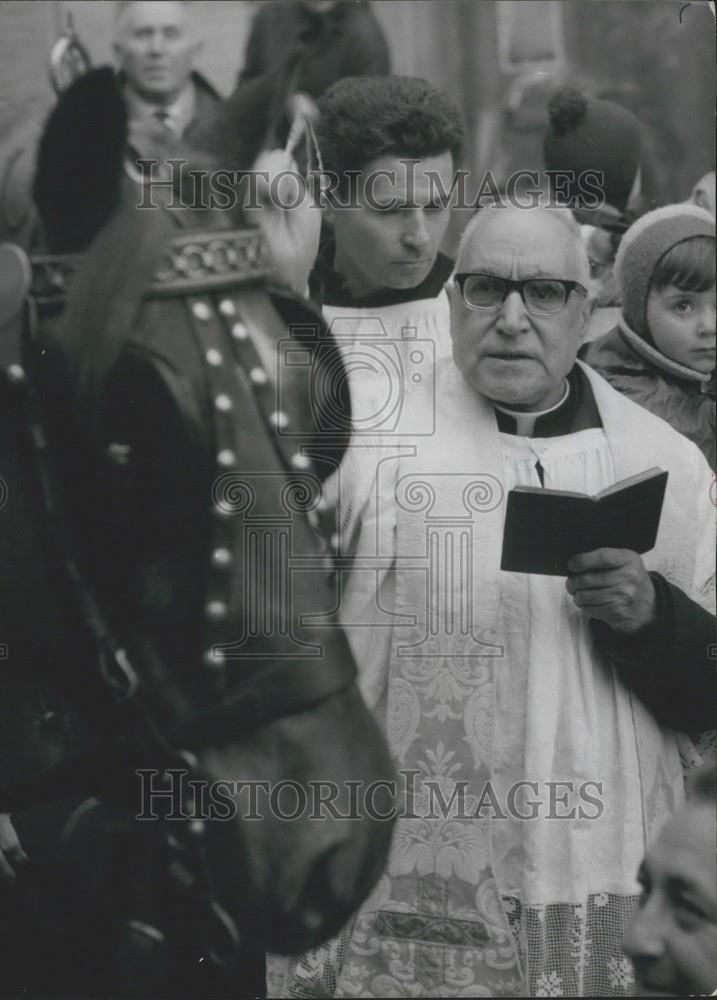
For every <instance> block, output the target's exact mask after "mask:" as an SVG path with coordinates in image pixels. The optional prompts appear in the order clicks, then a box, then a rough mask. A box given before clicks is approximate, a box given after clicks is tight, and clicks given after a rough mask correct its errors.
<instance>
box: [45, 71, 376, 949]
mask: <svg viewBox="0 0 717 1000" xmlns="http://www.w3.org/2000/svg"><path fill="white" fill-rule="evenodd" d="M79 83H80V85H81V86H82V87H84V90H83V91H82V92H81V93H82V94H83V96H84V98H85V99H86V98H87V95H88V89H87V86H88V85H87V81H86V80H84V81H79ZM72 92H73V88H70V91H69V92H68V95H66V96H68V97H69V98H71V97H72ZM65 113H66V107H65V105H64V103H63V100H62V99H61V101H60V103H59V104H58V109H57V115H60V116H61V115H64V114H65ZM57 115H56V116H55V119H54V121H55V125H56V124H57ZM117 117H118V118H121V114H119V113H118V116H117ZM57 134H58V133H57V130H56V133H55V139H56V137H57ZM60 134H61V132H60ZM55 139H53V117H52V116H51V119H50V123H49V125H48V130H47V131H46V134H45V140H44V145H43V146H41V154H40V160H39V169H38V176H37V179H36V186H35V189H36V194H38V195H39V197H38V205H39V207H40V212H41V215H42V214H43V205H44V206H49V212H48V211H46V212H45V213H44V216H45V217H44V220H43V221H44V222H45V227H46V231H49V232H51V233H53V234H54V235H53V241H54V245H53V247H52V249H53V251H54V252H53V253H52V254H48V255H43V256H39V257H37V258H36V259H35V261H34V271H35V280H34V291H33V297H32V298H33V309H32V310H31V312H30V315H31V316H32V317H34V322H32V323H30V328H29V334H28V338H27V344H26V366H27V369H28V373H29V374H30V380H29V381H30V383H31V386H32V392H31V394H30V395H31V397H32V399H33V400H34V401H35V408H34V410H33V412H34V413H35V414H36V417H35V418H34V419H37V420H38V422H39V423H41V424H42V425H43V427H44V434H45V437H46V439H47V441H48V442H49V447H48V448H47V449H46V457H45V459H43V461H45V463H46V476H45V478H46V479H47V480H50V481H51V482H52V484H53V487H52V490H53V494H54V495H53V500H52V503H51V506H52V508H53V511H54V515H53V516H55V517H56V518H57V523H58V530H57V535H58V537H59V536H61V537H62V540H63V548H62V553H61V558H62V560H64V563H65V568H66V569H67V566H68V565H69V566H70V569H71V572H70V573H69V577H71V578H72V581H71V586H72V587H74V588H75V590H76V591H77V596H78V601H77V602H76V607H78V608H79V609H80V611H79V613H78V629H82V628H84V629H85V631H87V630H88V627H89V632H90V633H91V640H92V641H91V642H90V647H91V653H90V655H89V656H86V657H78V658H77V660H76V662H75V664H74V667H73V669H72V670H71V671H70V673H71V675H72V676H70V677H69V678H68V688H69V689H70V690H72V691H73V693H74V695H75V696H76V700H77V702H78V704H79V705H80V707H81V710H82V711H83V713H84V715H85V718H86V719H87V720H88V722H89V725H90V727H91V728H93V730H94V736H95V740H96V744H95V746H96V747H97V751H96V762H97V764H96V766H95V767H94V769H92V768H90V772H91V774H92V788H93V791H94V793H95V794H96V795H97V797H98V798H99V799H100V800H101V801H103V802H104V803H106V804H108V806H109V807H110V809H111V811H114V812H117V811H119V812H120V813H121V814H122V815H123V816H124V819H125V821H127V822H129V823H131V825H132V826H133V829H134V830H135V831H141V832H140V834H139V835H140V837H144V838H145V839H146V840H148V841H151V842H153V843H154V844H155V845H157V844H159V845H160V846H159V848H156V849H157V850H158V851H159V854H158V855H157V856H158V857H161V858H162V859H163V863H164V862H166V871H164V872H160V871H159V870H158V872H157V877H158V880H160V879H164V878H165V876H166V875H167V872H169V879H170V881H171V883H172V886H173V889H172V892H174V891H175V890H177V891H179V893H180V897H181V898H184V899H185V900H186V899H192V900H199V901H200V903H201V906H200V909H201V908H202V907H203V908H204V912H205V914H206V915H207V917H208V919H209V920H210V921H213V922H214V925H215V926H216V927H217V928H218V929H219V931H220V932H221V931H223V932H224V939H225V941H226V942H227V943H228V945H231V944H232V941H233V935H232V932H231V927H232V926H236V927H237V928H238V931H239V933H240V934H241V935H244V936H247V937H249V938H252V939H253V940H254V941H255V942H258V943H259V945H260V946H261V947H263V948H266V949H267V950H273V951H280V952H284V953H290V952H296V951H300V950H304V949H306V948H308V947H310V946H312V945H315V944H317V943H319V942H321V941H323V940H325V939H327V938H328V937H329V936H330V935H332V934H334V933H335V932H337V931H338V929H339V928H340V927H341V926H342V924H343V923H345V921H346V920H347V919H348V918H349V916H350V915H351V913H352V912H353V911H354V910H355V909H356V908H357V907H358V905H359V904H360V903H361V902H362V901H363V899H364V898H365V897H366V896H367V894H368V893H369V891H370V890H371V888H372V886H373V885H374V883H375V882H376V880H377V879H378V877H379V874H380V872H381V869H382V867H383V865H384V863H385V859H386V856H387V852H388V846H389V842H390V836H391V819H392V815H391V814H392V809H391V806H392V786H393V768H392V764H391V762H390V758H389V755H388V751H387V749H386V746H385V743H384V740H383V737H382V736H381V734H380V732H379V730H378V728H377V726H376V724H375V722H374V720H373V719H372V717H371V715H370V714H369V712H368V711H367V709H366V708H365V706H364V704H363V702H362V700H361V698H360V696H359V694H358V690H357V687H356V684H355V666H354V663H353V660H352V657H351V653H350V649H349V647H348V643H347V641H346V639H345V637H344V636H343V634H342V632H341V630H340V629H339V627H338V625H337V607H338V603H339V600H340V589H341V577H340V574H334V575H333V577H332V560H331V556H330V553H329V552H328V551H327V548H326V545H325V544H324V543H323V541H322V531H321V530H320V529H321V525H320V520H321V513H320V509H321V481H322V478H323V476H324V475H325V474H327V473H328V471H330V467H331V466H332V463H333V467H335V465H336V464H337V461H338V458H339V457H340V449H341V442H339V441H337V442H335V443H334V452H333V457H332V452H331V446H330V444H329V447H328V449H327V447H326V446H325V442H323V441H322V439H321V434H320V430H321V426H322V420H321V414H320V410H321V407H322V405H324V404H326V405H336V399H335V398H333V396H332V398H331V399H329V400H327V399H326V398H321V399H319V397H318V396H317V395H316V393H315V391H314V389H313V388H312V387H315V386H317V385H319V386H321V385H324V384H326V382H327V381H328V382H329V383H331V384H334V385H335V384H336V383H337V381H338V383H339V384H340V385H344V386H345V380H342V379H341V378H340V376H337V374H336V371H335V369H336V366H337V365H340V358H339V355H338V353H337V351H336V349H335V347H334V346H333V345H332V342H331V340H330V338H329V335H328V332H327V331H326V329H325V327H324V324H323V320H322V318H321V316H320V314H319V313H318V312H316V311H314V309H313V308H312V307H311V306H310V305H309V304H308V303H307V302H306V301H304V300H302V299H300V298H299V297H298V296H296V295H295V294H293V293H292V292H291V291H290V290H287V289H286V288H282V287H280V286H279V285H277V283H276V280H275V279H276V273H275V269H274V267H273V265H272V261H271V258H270V255H269V252H268V250H267V245H266V242H265V240H264V239H263V237H262V233H261V231H260V230H259V229H256V228H248V227H244V228H241V229H237V228H226V223H224V224H222V223H219V224H216V223H213V224H210V225H207V218H206V216H205V215H203V214H202V213H197V214H195V215H192V213H191V212H189V213H183V212H175V213H172V212H168V211H166V210H158V211H155V212H149V213H147V212H145V213H142V212H139V211H137V210H136V208H135V205H134V204H130V203H128V202H127V199H126V197H125V198H124V200H123V197H121V196H119V197H118V196H116V195H115V193H114V192H113V191H112V190H111V189H110V187H108V186H107V185H105V184H104V183H103V184H102V185H98V188H99V191H100V195H101V197H100V199H99V201H100V204H99V209H98V212H99V214H98V215H97V216H96V217H95V220H96V221H95V223H94V224H92V227H91V228H92V229H93V230H96V231H93V232H92V234H91V236H92V238H91V242H90V244H89V247H87V246H83V247H78V246H77V245H73V246H72V247H71V249H72V250H74V251H80V253H79V254H76V255H73V256H68V255H67V254H65V253H62V252H59V253H58V251H62V250H63V249H64V248H63V246H62V234H63V233H68V232H72V231H73V227H72V225H71V220H72V212H71V209H70V206H69V205H68V204H65V205H63V206H62V208H61V210H60V209H59V208H58V206H57V204H56V199H53V196H52V190H53V181H52V178H53V170H54V171H55V173H54V176H55V177H57V176H58V173H57V172H58V171H59V175H60V176H64V175H65V174H67V172H68V171H69V170H71V165H69V164H68V161H67V147H66V144H62V143H61V142H60V143H58V142H57V141H55ZM58 145H59V146H60V147H62V149H61V160H62V162H61V164H60V166H59V167H57V166H53V164H52V162H51V161H52V157H51V155H50V154H51V152H52V151H53V149H54V150H55V151H57V148H58ZM83 155H84V154H83ZM78 156H79V154H78ZM81 158H82V156H80V159H81ZM63 172H64V173H63ZM115 176H116V175H115ZM75 190H77V185H75ZM91 217H92V213H91V210H90V211H89V212H84V214H83V218H84V220H85V222H87V220H88V219H91ZM100 218H101V220H102V225H101V226H99V228H98V226H97V220H98V219H100ZM58 220H59V224H58ZM198 220H199V221H201V222H203V223H204V225H202V226H200V227H199V228H197V227H196V222H197V221H198ZM48 223H49V225H48ZM86 236H87V234H86ZM321 366H323V367H325V368H327V369H328V370H329V374H328V377H327V378H324V377H323V376H322V373H321V371H319V369H320V368H321ZM341 405H343V406H345V407H348V405H349V404H348V401H347V400H346V399H344V400H343V402H342V403H341ZM47 456H49V457H47ZM80 619H84V621H80ZM97 664H99V665H100V669H99V672H98V669H97ZM136 817H139V818H136ZM155 831H156V833H155ZM182 885H184V888H185V889H186V893H184V896H182V892H183V891H184V890H182ZM180 897H178V898H180ZM133 923H134V924H135V925H139V924H142V925H144V924H151V920H146V921H144V920H134V921H133ZM160 929H161V928H160ZM217 950H221V949H217Z"/></svg>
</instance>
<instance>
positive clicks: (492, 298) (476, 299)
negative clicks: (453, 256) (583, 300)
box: [455, 273, 588, 316]
mask: <svg viewBox="0 0 717 1000" xmlns="http://www.w3.org/2000/svg"><path fill="white" fill-rule="evenodd" d="M455 281H456V284H457V285H458V287H459V288H460V290H461V295H462V296H463V301H464V302H465V304H466V306H467V307H468V308H469V309H485V310H486V311H490V312H497V311H498V310H499V309H500V307H501V306H502V305H503V303H504V302H505V300H506V299H507V298H508V295H510V293H511V292H514V291H516V292H518V293H519V294H520V297H521V299H522V300H523V302H524V303H525V308H526V309H527V311H528V312H529V313H531V314H532V315H536V316H550V315H553V314H555V313H559V312H560V310H561V309H562V308H563V307H564V306H565V303H566V302H567V301H568V297H569V296H570V293H571V292H578V293H579V294H580V295H585V296H587V294H588V290H587V288H585V287H584V286H583V285H581V284H580V282H579V281H563V279H562V278H526V279H525V280H524V281H513V280H512V279H511V278H498V277H496V275H494V274H473V273H464V274H457V275H456V276H455Z"/></svg>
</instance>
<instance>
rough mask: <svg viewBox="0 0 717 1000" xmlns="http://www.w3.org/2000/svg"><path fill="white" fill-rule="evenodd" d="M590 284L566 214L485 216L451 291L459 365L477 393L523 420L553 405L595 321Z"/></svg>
mask: <svg viewBox="0 0 717 1000" xmlns="http://www.w3.org/2000/svg"><path fill="white" fill-rule="evenodd" d="M589 274H590V268H589V264H588V260H587V254H586V252H585V248H584V247H583V244H582V241H581V239H580V230H579V228H578V225H577V223H576V222H575V220H574V219H573V216H572V215H571V213H570V211H569V210H568V209H563V208H530V209H521V208H517V207H495V208H484V209H481V211H480V212H479V213H478V214H477V215H476V216H475V217H474V218H473V219H472V220H471V222H470V223H469V224H468V226H467V227H466V231H465V233H464V235H463V239H462V241H461V245H460V249H459V252H458V260H457V263H456V273H455V277H454V279H453V281H451V282H450V283H449V286H448V297H449V301H450V305H451V336H452V339H453V358H454V360H455V363H456V365H457V366H458V368H459V369H460V371H461V373H462V374H463V377H464V378H465V380H466V381H467V382H468V383H469V385H471V386H472V387H473V388H474V389H476V390H477V391H478V392H480V393H481V394H482V395H484V396H486V397H487V398H489V399H491V400H493V401H494V402H496V403H503V404H505V405H507V406H510V407H511V408H512V409H515V410H521V409H522V410H525V411H527V412H540V411H542V410H546V409H549V408H550V407H551V406H553V405H555V404H556V403H557V402H558V401H559V400H560V398H561V396H562V395H563V393H564V388H565V376H566V375H567V374H568V372H569V371H570V369H571V368H572V367H573V365H574V364H575V358H576V356H577V353H578V348H579V347H580V344H581V342H582V338H583V334H584V331H585V327H586V325H587V322H588V319H589V316H590V307H589V305H588V299H587V284H588V278H589Z"/></svg>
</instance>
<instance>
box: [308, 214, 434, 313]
mask: <svg viewBox="0 0 717 1000" xmlns="http://www.w3.org/2000/svg"><path fill="white" fill-rule="evenodd" d="M346 211H351V210H350V209H346ZM335 249H336V248H335V245H334V241H333V240H332V239H329V240H326V242H325V243H323V244H322V246H321V249H320V250H319V255H318V257H317V259H316V264H315V265H314V270H313V271H312V272H311V277H310V279H309V287H310V290H311V297H312V298H313V299H314V301H315V302H318V303H319V304H320V305H323V306H339V307H351V306H353V307H354V308H356V309H381V308H383V307H384V306H394V305H399V304H401V303H404V302H418V301H419V300H420V299H435V298H437V296H438V295H440V293H441V291H442V290H443V286H444V285H445V283H446V282H447V281H448V279H449V278H450V276H451V273H452V271H453V261H452V260H451V259H450V257H446V255H445V254H442V253H439V254H438V255H437V257H436V259H435V261H434V264H433V267H432V268H431V270H430V272H429V274H428V275H427V276H426V277H425V278H424V279H423V281H422V282H421V284H420V285H416V286H415V287H414V288H380V289H379V290H378V291H376V292H372V293H371V294H370V295H366V296H363V297H357V296H354V295H353V294H352V293H351V291H350V290H349V289H348V287H347V285H346V283H345V282H344V279H343V277H342V276H341V275H340V274H339V273H338V271H335V270H334V267H333V261H334V253H335Z"/></svg>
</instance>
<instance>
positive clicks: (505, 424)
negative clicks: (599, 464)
mask: <svg viewBox="0 0 717 1000" xmlns="http://www.w3.org/2000/svg"><path fill="white" fill-rule="evenodd" d="M565 381H566V389H565V392H564V393H563V397H562V399H561V400H560V402H558V403H556V404H555V406H551V407H549V409H547V410H542V411H541V412H539V413H520V412H517V411H516V410H509V409H508V408H507V407H505V406H499V405H498V404H497V403H494V404H493V406H494V409H495V415H496V419H497V421H498V430H500V431H501V433H503V434H519V435H521V436H523V437H545V438H548V437H560V436H562V435H564V434H575V433H576V432H577V431H584V430H588V429H590V428H593V427H602V421H601V419H600V413H599V411H598V408H597V403H596V402H595V397H594V395H593V391H592V386H591V385H590V382H589V380H588V378H587V376H586V375H585V374H584V373H583V372H582V370H581V368H580V366H579V365H575V366H574V367H573V369H572V371H571V372H570V373H569V375H568V377H567V379H566V380H565Z"/></svg>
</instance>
